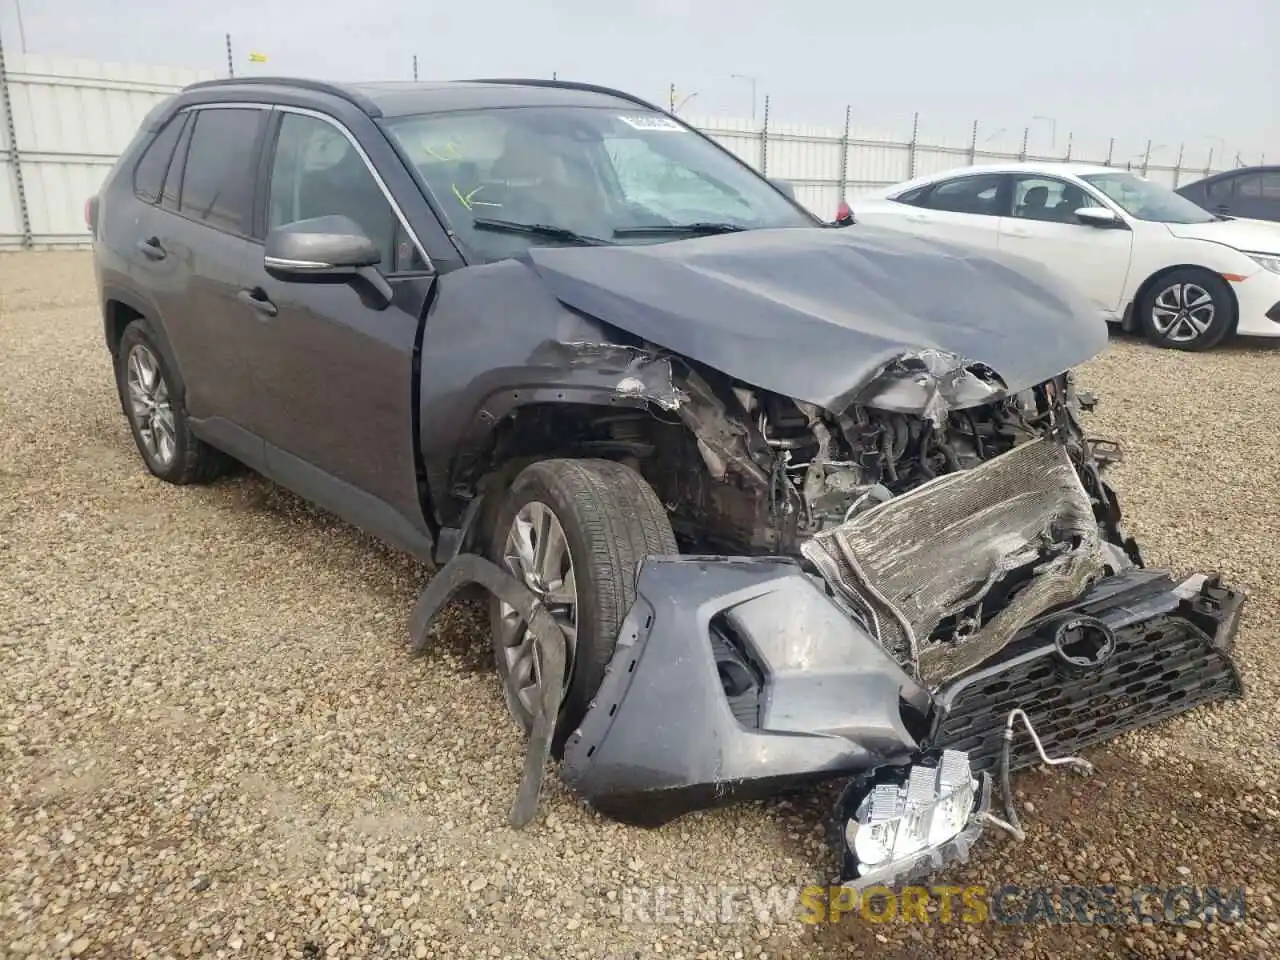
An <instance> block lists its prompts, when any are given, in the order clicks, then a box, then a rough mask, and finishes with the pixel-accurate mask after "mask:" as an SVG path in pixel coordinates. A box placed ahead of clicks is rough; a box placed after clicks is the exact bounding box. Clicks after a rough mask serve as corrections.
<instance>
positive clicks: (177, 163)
mask: <svg viewBox="0 0 1280 960" xmlns="http://www.w3.org/2000/svg"><path fill="white" fill-rule="evenodd" d="M194 126H195V122H194V118H193V117H192V115H191V114H190V113H188V114H186V123H185V124H184V125H183V127H182V136H181V137H179V138H178V149H176V150H174V151H173V160H172V161H170V163H169V172H168V173H167V174H166V175H165V178H164V190H163V191H161V194H160V206H162V207H164V208H165V209H166V210H177V209H178V199H179V197H180V195H181V193H182V171H183V169H184V168H185V167H186V165H187V149H188V148H189V147H190V146H191V128H192V127H194Z"/></svg>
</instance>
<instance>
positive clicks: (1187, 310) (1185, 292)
mask: <svg viewBox="0 0 1280 960" xmlns="http://www.w3.org/2000/svg"><path fill="white" fill-rule="evenodd" d="M1216 315H1217V310H1216V308H1215V307H1214V304H1213V295H1212V294H1211V293H1209V291H1208V290H1206V289H1205V288H1204V287H1202V286H1200V285H1199V284H1197V283H1175V284H1172V285H1171V286H1168V287H1165V288H1164V289H1163V290H1161V291H1160V294H1159V296H1157V297H1156V298H1155V302H1154V303H1153V305H1152V308H1151V326H1152V327H1154V328H1155V331H1156V333H1158V334H1159V335H1160V336H1162V337H1164V338H1165V339H1166V340H1168V341H1170V342H1171V343H1191V342H1192V341H1194V340H1197V339H1199V338H1200V337H1201V336H1203V335H1204V334H1205V332H1206V331H1208V329H1209V328H1210V327H1211V326H1212V325H1213V320H1214V317H1215V316H1216Z"/></svg>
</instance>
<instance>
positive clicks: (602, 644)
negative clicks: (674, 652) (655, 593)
mask: <svg viewBox="0 0 1280 960" xmlns="http://www.w3.org/2000/svg"><path fill="white" fill-rule="evenodd" d="M534 501H537V502H540V503H542V504H544V505H545V506H547V507H549V508H550V510H551V512H552V513H553V514H554V515H555V518H556V519H557V520H558V521H559V522H560V525H561V527H562V529H563V531H564V539H565V542H566V543H567V544H568V548H569V556H570V557H571V559H572V563H573V570H574V576H575V579H576V583H577V609H576V614H577V615H576V624H577V637H576V643H575V647H574V649H573V650H572V652H571V653H570V657H569V671H570V680H569V684H568V688H567V689H566V691H565V694H564V699H563V702H562V704H561V709H560V718H559V721H558V722H557V724H556V731H555V736H554V738H553V740H552V753H553V754H554V755H555V756H556V757H560V756H561V755H562V754H563V751H564V744H565V741H566V740H567V739H568V737H569V735H570V734H571V733H572V732H573V731H574V730H575V729H576V728H577V726H578V724H579V723H581V722H582V718H583V716H584V715H585V714H586V712H587V707H588V706H589V705H590V703H591V698H592V697H594V696H595V693H596V691H597V690H598V689H599V687H600V682H601V680H603V679H604V674H605V669H606V667H608V665H609V660H610V658H611V657H612V656H613V650H614V644H615V642H616V641H617V638H618V630H619V628H620V627H621V626H622V620H623V618H624V617H625V616H626V615H627V612H628V611H629V610H630V609H631V605H632V603H634V602H635V576H636V568H637V566H638V565H639V563H640V561H641V560H643V559H644V558H645V557H646V556H652V555H665V556H670V555H672V554H675V553H677V552H678V549H677V547H676V540H675V535H674V534H673V533H672V531H671V521H670V520H669V519H668V517H667V513H666V510H664V509H663V507H662V504H661V503H660V502H659V501H658V498H657V496H656V495H655V494H654V492H653V489H652V488H651V487H650V486H649V484H647V483H646V482H645V481H644V479H643V478H642V477H641V476H640V475H639V474H638V473H636V472H635V471H634V470H632V469H631V468H630V467H626V466H623V465H622V464H620V463H614V462H613V461H611V460H543V461H541V462H538V463H535V464H533V465H531V466H529V467H526V468H525V469H524V470H523V471H521V473H520V474H519V475H518V476H517V477H516V478H515V481H514V482H513V483H512V484H511V488H510V489H509V490H508V491H507V493H506V495H505V496H504V497H503V499H502V502H501V505H500V506H499V507H498V509H497V510H496V512H495V516H494V522H493V525H492V527H491V529H490V531H489V544H488V550H489V557H490V559H491V560H493V562H494V563H496V564H498V565H499V566H500V567H502V568H503V569H504V570H505V569H508V567H507V565H506V563H505V560H504V553H505V546H506V538H507V533H508V531H510V529H511V527H512V523H513V522H514V520H515V518H516V516H517V515H518V514H519V513H520V511H521V509H522V508H524V507H525V506H526V505H527V504H529V503H531V502H534ZM489 621H490V633H491V639H492V643H493V647H494V660H495V662H496V663H497V667H498V679H499V680H500V681H501V683H502V690H503V695H504V697H505V698H506V701H507V707H508V709H509V710H510V711H511V715H512V716H513V717H514V718H515V720H516V722H517V723H518V724H520V726H521V727H523V728H524V730H525V731H526V733H527V732H528V731H529V729H530V728H531V727H532V723H533V717H532V714H531V713H530V712H529V710H528V709H526V708H525V707H524V706H523V705H522V704H521V703H520V701H519V698H518V697H517V695H516V694H515V692H514V691H513V689H512V685H511V683H510V681H509V669H508V666H507V663H506V659H505V657H504V654H503V648H502V639H501V638H502V630H501V625H502V612H501V604H500V603H499V602H498V601H497V600H496V599H491V601H490V606H489Z"/></svg>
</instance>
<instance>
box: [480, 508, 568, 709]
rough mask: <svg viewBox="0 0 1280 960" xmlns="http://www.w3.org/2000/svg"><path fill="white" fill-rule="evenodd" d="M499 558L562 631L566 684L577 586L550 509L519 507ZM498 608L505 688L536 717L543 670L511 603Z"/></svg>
mask: <svg viewBox="0 0 1280 960" xmlns="http://www.w3.org/2000/svg"><path fill="white" fill-rule="evenodd" d="M502 558H503V562H504V563H505V564H506V567H507V569H508V570H509V571H510V572H511V575H512V576H514V577H515V578H516V579H517V580H519V581H520V582H521V583H523V584H524V585H525V586H526V587H528V588H529V589H530V590H532V591H533V593H534V595H535V596H537V598H538V599H539V600H540V601H541V602H542V605H543V606H544V607H546V608H547V612H548V613H550V614H551V616H552V618H553V619H554V620H555V621H556V624H557V625H558V626H559V627H560V629H561V631H562V632H563V633H564V635H565V642H566V645H567V647H568V658H567V666H568V669H566V670H565V677H564V686H565V689H567V688H568V684H569V678H570V677H571V676H572V674H573V667H572V665H573V651H574V646H575V643H576V641H577V636H578V585H577V577H576V576H575V573H574V567H573V557H572V555H571V553H570V551H569V542H568V540H567V539H566V537H565V533H564V527H562V526H561V525H560V520H559V518H558V517H557V516H556V515H555V511H553V510H552V509H551V508H550V507H548V506H547V505H546V504H545V503H541V502H539V501H537V500H531V501H530V502H529V503H526V504H525V505H524V506H523V507H521V508H520V510H519V512H517V513H516V515H515V517H514V519H513V520H512V521H511V528H510V529H509V530H508V531H507V538H506V543H505V546H504V547H503V551H502ZM499 607H500V610H501V621H500V625H499V630H498V637H497V638H496V639H497V645H498V654H499V656H500V657H501V658H502V661H503V666H504V667H505V668H506V670H505V676H506V683H507V689H508V692H509V694H510V695H511V697H512V698H513V699H514V700H515V701H517V702H518V703H519V704H520V707H521V708H522V709H523V710H524V711H526V712H527V713H528V715H529V716H536V715H537V713H538V709H539V702H540V698H541V686H542V670H541V665H540V663H539V661H538V650H537V645H536V643H535V642H534V636H533V632H532V631H531V630H530V629H529V626H528V624H526V623H525V622H524V619H523V618H522V617H521V616H520V614H519V613H518V612H517V611H516V609H515V608H514V607H511V606H509V605H507V604H505V603H502V604H500V605H499Z"/></svg>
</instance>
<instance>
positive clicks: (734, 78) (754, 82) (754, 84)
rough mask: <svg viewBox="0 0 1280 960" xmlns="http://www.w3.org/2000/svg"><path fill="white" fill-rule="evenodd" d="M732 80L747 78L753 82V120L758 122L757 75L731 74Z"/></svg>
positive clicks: (750, 82)
mask: <svg viewBox="0 0 1280 960" xmlns="http://www.w3.org/2000/svg"><path fill="white" fill-rule="evenodd" d="M729 79H730V80H745V81H747V83H749V84H751V122H752V123H755V122H756V79H757V78H756V77H752V76H749V75H748V74H744V73H731V74H729Z"/></svg>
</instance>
